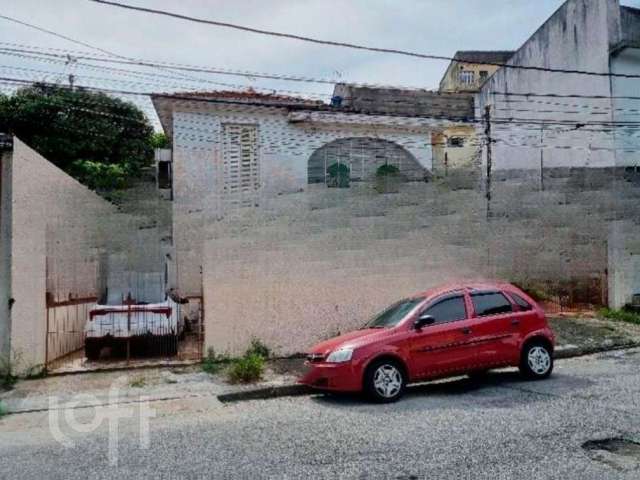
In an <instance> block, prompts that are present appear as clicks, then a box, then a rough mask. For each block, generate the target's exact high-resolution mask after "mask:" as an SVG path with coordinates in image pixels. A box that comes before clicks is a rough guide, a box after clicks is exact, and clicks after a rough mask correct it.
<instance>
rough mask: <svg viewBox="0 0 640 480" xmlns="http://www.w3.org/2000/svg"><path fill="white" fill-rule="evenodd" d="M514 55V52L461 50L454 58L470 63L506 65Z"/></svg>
mask: <svg viewBox="0 0 640 480" xmlns="http://www.w3.org/2000/svg"><path fill="white" fill-rule="evenodd" d="M514 53H516V52H515V51H513V50H459V51H457V52H456V53H455V55H454V56H453V58H454V60H457V61H460V62H469V63H505V62H507V61H508V60H509V59H510V58H511V57H512V56H513V54H514Z"/></svg>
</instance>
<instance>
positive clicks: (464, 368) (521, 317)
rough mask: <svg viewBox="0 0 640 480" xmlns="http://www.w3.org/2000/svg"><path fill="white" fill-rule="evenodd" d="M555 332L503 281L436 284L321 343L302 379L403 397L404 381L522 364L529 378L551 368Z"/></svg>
mask: <svg viewBox="0 0 640 480" xmlns="http://www.w3.org/2000/svg"><path fill="white" fill-rule="evenodd" d="M554 344H555V337H554V335H553V332H552V331H551V329H550V328H549V325H548V324H547V320H546V318H545V314H544V312H543V310H542V309H541V308H540V307H539V306H538V305H537V304H536V302H535V301H534V300H533V299H531V298H530V297H529V296H528V295H527V294H526V293H524V292H523V291H522V290H520V289H519V288H517V287H515V286H513V285H510V284H505V283H482V284H460V285H454V286H452V285H449V286H446V287H439V288H435V289H432V290H429V291H427V292H424V293H422V294H419V295H415V296H413V297H411V298H407V299H404V300H401V301H399V302H397V303H395V304H393V305H391V306H390V307H389V308H387V309H386V310H384V311H383V312H382V313H380V314H379V315H376V316H375V317H373V318H372V319H371V320H370V321H369V322H368V323H367V324H366V325H365V326H364V327H363V328H362V329H360V330H356V331H354V332H351V333H347V334H344V335H340V336H339V337H336V338H332V339H330V340H327V341H324V342H322V343H319V344H318V345H316V346H315V347H313V348H312V349H311V351H310V352H309V354H308V356H307V365H308V367H309V371H308V373H307V374H306V375H305V376H304V377H303V378H301V379H300V383H303V384H305V385H308V386H310V387H313V388H317V389H320V390H329V391H339V392H360V391H364V392H366V393H367V394H369V395H370V396H371V397H372V398H373V399H374V400H376V401H379V402H392V401H395V400H397V399H399V398H400V397H401V396H402V394H403V392H404V389H405V386H406V385H407V383H412V382H420V381H423V380H429V379H434V378H441V377H447V376H453V375H460V374H465V373H466V374H470V375H479V374H482V373H484V372H486V371H487V370H489V369H492V368H499V367H506V366H518V367H520V371H521V372H522V373H523V374H524V375H525V376H526V377H527V378H531V379H539V378H546V377H548V376H549V375H550V374H551V371H552V370H553V348H554Z"/></svg>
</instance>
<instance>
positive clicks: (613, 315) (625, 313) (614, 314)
mask: <svg viewBox="0 0 640 480" xmlns="http://www.w3.org/2000/svg"><path fill="white" fill-rule="evenodd" d="M598 313H599V314H600V316H601V317H604V318H608V319H610V320H617V321H619V322H627V323H635V324H636V325H640V314H639V313H636V312H631V311H629V310H613V309H611V308H602V309H601V310H600V311H599V312H598Z"/></svg>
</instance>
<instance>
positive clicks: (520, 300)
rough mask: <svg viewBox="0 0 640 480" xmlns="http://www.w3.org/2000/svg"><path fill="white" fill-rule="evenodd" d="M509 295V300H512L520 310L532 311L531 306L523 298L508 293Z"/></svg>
mask: <svg viewBox="0 0 640 480" xmlns="http://www.w3.org/2000/svg"><path fill="white" fill-rule="evenodd" d="M510 295H511V298H513V301H514V302H516V303H517V304H518V306H519V307H520V310H524V311H527V310H531V309H533V307H532V306H531V304H530V303H529V302H527V301H526V300H525V299H524V298H522V297H521V296H520V295H518V294H517V293H513V292H510Z"/></svg>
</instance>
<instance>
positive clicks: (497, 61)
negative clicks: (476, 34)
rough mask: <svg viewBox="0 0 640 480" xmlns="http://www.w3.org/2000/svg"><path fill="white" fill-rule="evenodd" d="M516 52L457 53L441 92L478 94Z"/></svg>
mask: <svg viewBox="0 0 640 480" xmlns="http://www.w3.org/2000/svg"><path fill="white" fill-rule="evenodd" d="M514 53H515V52H513V51H510V50H502V51H479V50H466V51H459V52H456V54H455V55H454V57H453V58H454V60H453V61H452V62H451V63H450V64H449V67H448V68H447V71H446V72H445V74H444V76H443V77H442V80H440V88H439V91H440V92H450V93H451V92H453V93H460V92H477V91H478V90H480V87H482V85H484V83H485V82H486V81H487V80H488V79H489V77H490V76H491V75H493V74H494V73H495V72H496V70H498V69H499V68H500V65H503V64H504V63H506V62H507V61H508V60H509V59H510V58H511V56H512V55H513V54H514Z"/></svg>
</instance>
